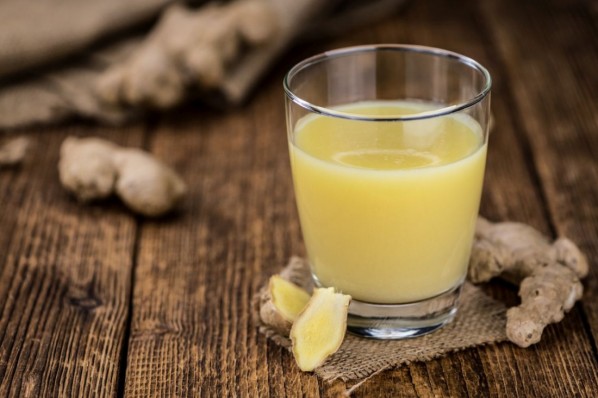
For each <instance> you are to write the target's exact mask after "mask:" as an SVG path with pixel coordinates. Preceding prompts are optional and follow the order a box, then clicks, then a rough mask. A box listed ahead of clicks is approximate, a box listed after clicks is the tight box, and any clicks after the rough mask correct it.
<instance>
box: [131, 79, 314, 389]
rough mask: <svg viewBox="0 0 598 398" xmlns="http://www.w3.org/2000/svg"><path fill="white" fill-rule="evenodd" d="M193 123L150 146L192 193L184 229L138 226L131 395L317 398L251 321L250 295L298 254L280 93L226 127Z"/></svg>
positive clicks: (172, 122)
mask: <svg viewBox="0 0 598 398" xmlns="http://www.w3.org/2000/svg"><path fill="white" fill-rule="evenodd" d="M189 114H190V112H187V113H185V115H187V116H183V117H181V118H179V115H173V116H172V117H170V118H168V119H167V120H165V121H164V123H163V124H161V126H160V127H159V128H158V130H157V131H156V132H155V134H154V135H153V139H152V142H151V148H152V150H153V151H154V152H155V153H156V154H157V155H158V156H160V157H165V158H168V159H170V161H171V162H172V163H173V164H174V165H175V167H176V168H177V169H179V170H181V171H182V173H183V176H184V178H185V179H186V180H187V181H188V182H189V186H190V193H189V199H188V201H187V202H186V203H185V205H184V206H183V207H184V208H183V214H181V216H180V217H178V218H176V219H172V220H165V221H164V222H152V223H149V222H148V223H144V224H143V228H142V232H141V241H140V245H139V250H140V251H139V256H138V264H137V267H136V277H135V281H136V284H135V289H134V298H133V303H134V309H133V314H132V316H133V318H132V326H131V329H132V330H131V337H130V346H129V360H128V369H127V377H126V390H125V391H126V395H127V396H133V397H134V396H163V395H169V394H175V395H184V394H194V395H199V396H214V395H218V396H284V395H291V396H293V395H295V394H299V395H300V394H301V391H303V392H305V393H306V394H308V395H309V396H313V393H314V392H316V391H317V389H318V383H317V381H316V379H315V378H313V377H310V376H308V375H304V374H301V373H300V372H298V371H297V370H296V367H295V365H294V363H293V361H292V358H289V356H288V354H287V353H286V352H283V351H282V350H281V349H280V348H279V347H276V346H274V345H271V344H268V343H267V342H266V340H265V339H264V337H263V336H261V335H259V334H258V333H257V330H256V329H255V327H254V326H253V323H252V322H251V320H250V309H249V306H250V298H251V296H252V295H253V293H254V292H256V291H257V289H258V288H259V287H260V285H261V283H263V281H264V280H265V279H266V278H267V275H268V274H270V273H272V272H274V271H275V270H277V269H278V268H279V267H281V266H282V265H284V264H285V262H286V261H287V258H288V256H289V255H290V254H291V253H300V252H301V250H302V248H301V245H300V235H299V226H298V223H297V220H296V217H295V207H294V206H295V205H294V202H293V196H292V186H291V181H290V178H289V175H290V174H289V173H290V171H289V166H288V158H287V154H286V136H285V131H284V110H283V103H282V101H281V93H280V91H279V90H275V89H271V90H268V92H267V93H264V94H263V95H261V96H260V98H259V99H258V100H256V101H255V102H253V103H252V104H251V105H250V106H248V107H246V108H244V109H239V110H236V111H235V112H234V113H232V112H231V113H230V114H227V115H218V114H210V113H208V112H201V113H197V115H196V117H188V115H189ZM179 119H181V121H179ZM282 149H285V151H283V150H282ZM163 375H168V377H162V376H163Z"/></svg>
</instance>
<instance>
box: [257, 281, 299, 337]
mask: <svg viewBox="0 0 598 398" xmlns="http://www.w3.org/2000/svg"><path fill="white" fill-rule="evenodd" d="M308 301H309V294H308V293H307V292H306V291H305V290H303V289H302V288H300V287H299V286H297V285H295V284H294V283H293V282H289V281H288V280H286V279H284V278H282V277H281V276H280V275H273V276H272V277H270V282H269V283H268V289H267V290H266V291H264V293H263V294H262V297H261V300H260V302H261V304H260V318H261V319H262V321H263V322H264V323H266V324H267V325H269V326H270V327H272V328H273V329H275V330H276V331H278V332H279V333H281V334H283V335H285V336H288V335H289V331H290V330H291V325H292V324H293V322H294V321H295V319H297V316H299V313H300V312H301V311H302V310H303V308H305V305H306V304H307V302H308Z"/></svg>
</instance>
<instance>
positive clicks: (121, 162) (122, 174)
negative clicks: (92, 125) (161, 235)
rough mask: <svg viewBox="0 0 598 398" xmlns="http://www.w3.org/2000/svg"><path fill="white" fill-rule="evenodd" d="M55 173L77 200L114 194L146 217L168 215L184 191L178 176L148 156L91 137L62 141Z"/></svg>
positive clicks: (87, 199)
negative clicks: (56, 172) (57, 173)
mask: <svg viewBox="0 0 598 398" xmlns="http://www.w3.org/2000/svg"><path fill="white" fill-rule="evenodd" d="M58 172H59V175H60V182H61V183H62V185H63V186H64V187H65V188H66V189H67V190H68V191H70V192H71V193H73V194H74V195H75V196H76V197H77V199H79V200H80V201H82V202H88V201H91V200H96V199H103V198H107V197H109V196H111V195H112V194H116V195H117V196H118V197H120V199H121V200H122V201H123V202H124V203H125V204H126V205H127V206H128V207H129V208H130V209H131V210H133V211H134V212H136V213H139V214H142V215H144V216H148V217H157V216H161V215H163V214H166V213H168V212H169V211H171V210H172V209H173V208H174V207H175V206H176V205H177V204H178V203H179V202H180V201H181V199H182V198H183V197H184V196H185V194H186V192H187V186H186V184H185V182H184V181H183V180H182V179H181V177H179V175H178V174H177V173H176V172H175V171H174V170H172V169H171V168H170V167H168V166H167V165H165V164H164V163H162V162H161V161H159V160H158V159H156V158H155V157H154V156H152V155H151V154H149V153H147V152H145V151H142V150H141V149H137V148H123V147H120V146H118V145H116V144H113V143H112V142H109V141H106V140H103V139H100V138H94V137H89V138H77V137H68V138H67V139H66V140H64V142H63V143H62V146H61V148H60V161H59V163H58Z"/></svg>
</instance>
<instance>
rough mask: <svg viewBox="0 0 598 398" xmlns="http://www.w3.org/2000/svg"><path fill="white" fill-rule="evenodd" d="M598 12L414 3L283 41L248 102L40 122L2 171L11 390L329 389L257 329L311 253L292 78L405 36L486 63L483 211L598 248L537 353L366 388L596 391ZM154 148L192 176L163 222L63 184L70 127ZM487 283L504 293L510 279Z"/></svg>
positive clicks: (540, 393)
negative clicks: (19, 162) (280, 286)
mask: <svg viewBox="0 0 598 398" xmlns="http://www.w3.org/2000/svg"><path fill="white" fill-rule="evenodd" d="M597 10H598V8H597V7H596V4H595V3H594V2H591V1H589V0H588V1H586V2H584V1H581V0H550V1H532V0H527V1H518V0H486V1H479V2H478V1H475V0H468V1H464V2H448V1H440V0H437V1H423V0H421V1H414V2H413V3H412V4H411V5H410V6H409V7H408V8H407V9H405V10H404V11H403V12H402V13H400V14H398V15H395V16H389V17H388V18H387V19H385V20H384V21H382V22H380V23H378V24H376V25H375V26H373V27H369V28H367V29H362V30H359V31H354V32H351V33H349V34H346V35H344V36H343V37H342V38H336V39H327V40H321V41H319V42H318V43H311V44H303V45H301V46H298V47H297V48H295V49H293V50H292V51H289V53H288V54H286V56H285V57H284V58H283V59H282V60H281V61H280V62H279V63H278V65H277V66H276V67H275V68H274V69H273V70H272V72H271V73H270V74H269V76H268V77H266V78H265V79H264V80H263V81H262V82H261V84H260V87H259V89H258V90H257V92H256V95H255V96H254V97H253V98H252V100H251V101H250V102H249V103H248V104H247V105H245V106H243V107H241V108H239V109H236V110H233V111H229V112H216V111H210V110H206V109H205V108H203V107H200V106H197V105H190V106H186V107H185V108H184V109H181V110H178V111H176V112H173V113H171V114H168V115H165V116H155V117H154V118H153V119H151V120H148V121H147V122H144V123H142V124H138V125H134V126H130V127H127V128H99V127H94V126H91V125H89V124H84V123H73V124H70V125H68V126H61V127H53V128H38V129H30V130H28V131H25V132H24V133H25V134H26V135H27V136H30V137H31V138H33V140H34V141H35V147H34V148H33V151H32V156H31V157H30V159H29V160H28V162H27V163H26V164H25V165H23V166H22V167H20V168H17V169H12V170H8V169H3V170H0V396H25V397H40V396H48V397H55V396H84V397H88V396H115V395H116V396H122V395H125V396H131V397H154V396H155V397H159V396H218V397H221V396H239V397H241V396H251V397H267V396H271V397H281V396H308V397H312V396H336V395H339V394H341V393H342V392H343V391H344V389H345V385H344V384H343V383H341V382H334V383H332V384H326V383H324V382H322V381H320V380H318V379H317V378H316V377H315V376H313V375H311V374H307V373H301V372H300V371H299V370H298V368H297V366H296V365H295V364H294V361H293V359H292V357H291V355H290V354H289V353H288V352H286V351H285V350H283V349H281V348H279V347H277V346H276V345H274V344H272V343H270V342H268V341H267V340H266V339H265V338H264V337H263V336H262V335H260V334H258V333H257V331H256V329H255V327H254V325H253V324H252V322H251V318H250V315H249V305H250V298H251V296H252V295H253V293H254V292H256V291H257V289H258V288H259V287H260V285H261V284H262V283H263V282H264V281H265V280H266V279H267V277H268V276H269V275H270V274H271V273H273V272H275V271H277V270H278V269H279V267H281V266H282V265H283V264H284V263H285V262H286V260H287V259H288V257H289V256H291V255H294V254H299V255H301V254H303V253H304V248H303V244H302V240H301V234H300V229H299V224H298V220H297V215H296V210H295V204H294V197H293V189H292V183H291V178H290V170H289V162H288V154H287V149H286V137H285V127H284V126H285V125H284V108H283V101H282V88H281V79H282V76H283V74H284V72H285V71H286V70H287V69H288V68H289V67H290V66H292V65H293V64H294V63H295V62H297V61H299V60H300V59H302V58H304V57H305V56H308V55H311V54H314V53H316V52H319V51H321V50H325V49H330V48H335V47H342V46H347V45H355V44H365V43H377V42H397V43H416V44H422V45H431V46H437V47H444V48H448V49H451V50H454V51H457V52H461V53H464V54H466V55H469V56H471V57H473V58H475V59H477V60H479V61H480V62H482V63H483V64H485V65H486V66H487V67H488V68H489V69H490V71H491V73H492V75H493V78H494V87H493V98H492V108H493V113H494V116H495V120H496V126H495V129H494V132H493V134H492V136H491V143H490V153H489V159H488V167H487V174H486V183H485V189H484V197H483V201H482V213H483V214H484V215H486V216H487V217H489V218H491V219H493V220H517V221H523V222H527V223H529V224H532V225H533V226H535V227H537V228H538V229H540V230H541V231H543V232H545V233H546V234H548V235H550V236H553V237H556V236H558V235H565V236H568V237H570V238H571V239H573V240H574V241H575V242H577V243H578V244H579V245H580V246H581V247H582V249H583V250H584V252H585V253H586V254H587V255H588V256H589V258H590V264H591V272H590V276H589V277H588V278H587V280H586V281H585V287H586V292H585V296H584V299H583V301H582V303H580V304H578V305H576V306H575V308H574V309H573V310H572V311H571V312H570V313H569V314H568V315H567V316H566V318H565V320H564V321H563V322H562V323H560V324H558V325H552V326H550V327H548V328H547V329H546V332H545V334H544V336H543V339H542V341H541V342H540V343H539V344H538V345H536V346H533V347H530V348H528V349H521V348H517V347H515V346H513V345H511V344H508V343H504V344H499V345H496V346H489V347H481V348H475V349H469V350H466V351H463V352H459V353H456V354H451V355H449V356H447V357H444V358H441V359H438V360H434V361H430V362H425V363H414V364H411V365H409V366H403V367H401V368H398V369H395V370H389V371H386V372H383V373H381V374H379V375H377V376H375V377H374V378H372V379H371V380H370V381H368V382H367V383H365V384H364V385H363V386H361V387H359V388H358V389H357V390H356V391H355V396H421V397H432V396H440V397H445V396H451V397H460V396H474V397H478V396H509V397H510V396H521V397H530V396H537V397H571V396H582V397H596V396H598V351H597V348H596V339H597V338H598V263H597V260H596V259H597V258H598V161H597V160H596V159H597V158H598V73H597V68H598V11H597ZM72 134H74V135H79V136H91V135H94V136H96V135H97V136H101V137H105V138H108V139H110V140H113V141H115V142H118V143H121V144H124V145H129V146H138V147H144V148H146V149H148V150H150V151H151V152H153V153H154V154H155V155H156V156H158V157H160V158H162V159H164V160H165V161H166V162H168V163H170V164H172V165H173V166H174V167H175V168H176V169H177V170H179V171H180V172H181V173H182V175H183V176H184V178H185V179H186V180H187V181H188V182H189V186H190V192H189V196H188V198H187V200H186V201H185V203H184V204H183V208H182V211H181V212H180V213H179V214H178V215H175V216H172V217H168V218H165V219H162V220H154V221H148V220H143V219H140V218H136V217H134V216H132V215H131V214H130V213H129V212H128V211H127V210H126V209H125V208H124V207H123V206H122V205H121V204H119V203H118V202H117V201H116V200H114V201H109V202H107V203H100V204H94V205H88V206H85V205H80V204H78V203H77V202H76V201H75V200H73V199H72V198H71V197H70V196H69V195H68V194H67V193H65V191H64V190H63V189H62V188H61V187H60V186H59V183H58V175H57V171H56V162H57V158H58V148H59V146H60V143H61V142H62V140H63V139H64V138H65V137H66V136H68V135H72ZM487 291H488V292H489V293H490V294H492V295H494V296H495V297H498V298H501V299H503V300H506V302H508V303H509V304H515V303H516V302H517V299H516V292H515V291H514V290H513V289H512V288H509V287H508V286H506V285H502V284H500V283H492V284H490V286H488V287H487Z"/></svg>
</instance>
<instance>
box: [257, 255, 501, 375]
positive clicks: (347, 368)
mask: <svg viewBox="0 0 598 398" xmlns="http://www.w3.org/2000/svg"><path fill="white" fill-rule="evenodd" d="M282 273H283V274H284V276H285V277H286V278H288V279H290V280H291V281H293V282H295V283H296V284H298V285H299V286H302V287H303V288H305V289H307V290H308V291H310V290H311V289H312V288H313V284H312V279H311V275H310V272H309V267H308V265H307V262H306V261H305V260H303V259H301V258H299V257H293V258H292V259H291V261H290V262H289V264H288V265H287V266H286V267H285V269H284V270H283V271H282ZM264 288H265V287H264ZM259 294H260V293H258V294H256V295H255V296H254V299H253V306H252V311H253V314H252V315H253V318H254V320H255V322H257V324H258V326H259V330H260V332H261V333H263V334H265V335H266V336H267V337H268V338H270V339H271V340H272V341H274V342H275V343H276V344H278V345H280V346H283V347H285V348H287V349H289V350H290V347H291V341H290V339H288V338H287V337H284V336H281V335H280V334H278V333H277V332H275V331H274V330H272V329H271V328H270V327H268V326H267V325H265V324H264V323H262V322H261V320H260V319H259ZM506 339H507V336H506V308H505V306H504V305H503V304H502V303H500V302H498V301H496V300H494V299H492V298H491V297H489V296H487V295H486V294H485V293H484V292H482V291H481V290H480V289H478V288H477V287H475V286H473V285H472V284H470V283H469V282H466V283H465V285H464V286H463V291H462V294H461V298H460V304H459V312H458V313H457V316H456V318H455V319H454V320H453V322H452V323H450V324H449V325H447V326H445V327H443V328H442V329H440V330H439V331H437V332H434V333H432V334H429V335H426V336H423V337H419V338H415V339H407V340H372V339H365V338H361V337H357V336H354V335H351V334H347V335H346V337H345V340H344V342H343V345H342V346H341V348H340V349H339V350H338V351H337V352H336V353H335V354H334V355H333V356H332V357H330V358H329V359H328V360H327V361H326V363H324V365H322V366H321V367H319V368H317V369H316V370H315V373H316V374H317V375H318V376H319V377H321V378H322V379H324V380H326V381H333V380H336V379H341V380H343V381H345V382H347V381H352V382H356V384H355V385H358V384H360V383H361V382H362V381H364V380H365V379H367V378H369V377H370V376H372V375H374V374H376V373H378V372H381V371H383V370H385V369H390V368H393V367H397V366H400V365H402V364H408V363H410V362H414V361H427V360H430V359H432V358H438V357H441V356H443V355H445V354H447V353H450V352H455V351H459V350H463V349H465V348H469V347H475V346H479V345H485V344H492V343H497V342H501V341H505V340H506Z"/></svg>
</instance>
